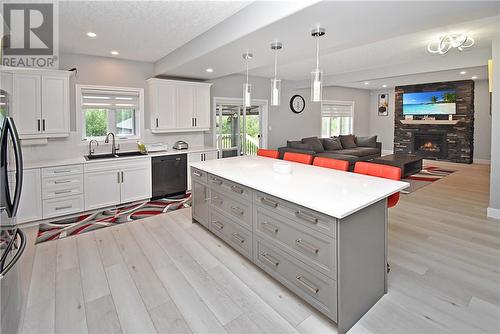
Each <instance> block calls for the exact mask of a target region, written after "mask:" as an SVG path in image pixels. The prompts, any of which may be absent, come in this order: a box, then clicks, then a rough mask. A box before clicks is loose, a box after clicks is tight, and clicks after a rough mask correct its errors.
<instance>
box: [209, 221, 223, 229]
mask: <svg viewBox="0 0 500 334" xmlns="http://www.w3.org/2000/svg"><path fill="white" fill-rule="evenodd" d="M212 225H214V226H215V228H216V229H218V230H223V229H224V224H222V223H221V222H218V221H213V222H212Z"/></svg>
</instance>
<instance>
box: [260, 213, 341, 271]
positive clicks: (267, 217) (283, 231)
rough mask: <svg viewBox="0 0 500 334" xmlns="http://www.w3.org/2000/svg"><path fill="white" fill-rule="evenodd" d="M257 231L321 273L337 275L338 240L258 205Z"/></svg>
mask: <svg viewBox="0 0 500 334" xmlns="http://www.w3.org/2000/svg"><path fill="white" fill-rule="evenodd" d="M254 215H255V218H256V219H255V224H254V231H255V233H256V234H257V235H259V236H260V237H263V238H265V239H269V240H272V242H273V243H274V244H276V245H277V246H278V247H279V248H280V249H283V250H285V251H286V252H287V253H289V254H291V255H293V256H294V257H296V258H298V259H299V260H301V261H303V262H305V263H306V264H308V265H310V266H311V267H313V268H315V269H316V270H318V271H320V272H321V273H323V274H325V275H327V276H329V277H331V278H335V277H336V275H337V274H336V273H337V267H336V263H337V261H336V257H337V249H336V240H335V239H333V238H330V237H327V236H326V235H324V234H322V233H319V232H317V231H314V230H312V229H310V228H305V227H303V226H302V225H300V224H297V223H296V222H295V221H293V220H286V219H282V218H281V217H279V216H277V215H275V214H273V213H271V212H269V211H268V210H267V209H264V208H260V207H256V209H255V212H254Z"/></svg>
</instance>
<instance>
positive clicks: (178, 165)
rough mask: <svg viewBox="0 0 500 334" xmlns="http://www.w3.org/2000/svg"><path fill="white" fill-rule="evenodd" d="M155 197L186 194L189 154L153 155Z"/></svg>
mask: <svg viewBox="0 0 500 334" xmlns="http://www.w3.org/2000/svg"><path fill="white" fill-rule="evenodd" d="M151 165H152V174H153V176H152V183H153V184H152V188H153V199H157V198H162V197H166V196H174V195H179V194H184V193H185V192H186V189H187V154H175V155H166V156H161V157H153V158H152V159H151Z"/></svg>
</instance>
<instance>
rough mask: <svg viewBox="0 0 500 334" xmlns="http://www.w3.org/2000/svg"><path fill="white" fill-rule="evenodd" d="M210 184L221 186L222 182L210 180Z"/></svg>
mask: <svg viewBox="0 0 500 334" xmlns="http://www.w3.org/2000/svg"><path fill="white" fill-rule="evenodd" d="M212 183H214V184H216V185H218V186H220V185H221V184H222V180H219V179H212Z"/></svg>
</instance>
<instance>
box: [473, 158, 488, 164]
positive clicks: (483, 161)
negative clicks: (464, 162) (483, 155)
mask: <svg viewBox="0 0 500 334" xmlns="http://www.w3.org/2000/svg"><path fill="white" fill-rule="evenodd" d="M473 163H475V164H480V165H489V164H490V163H491V161H490V160H488V159H474V160H473Z"/></svg>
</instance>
